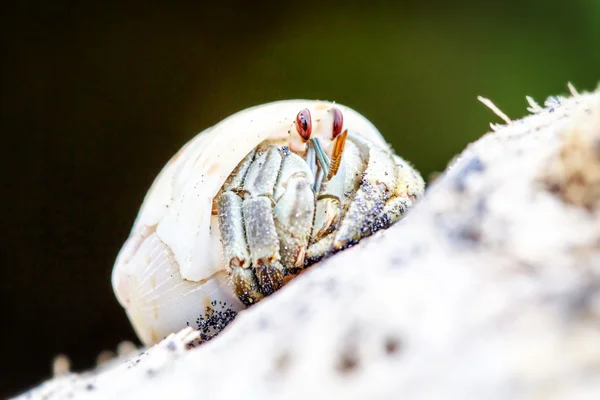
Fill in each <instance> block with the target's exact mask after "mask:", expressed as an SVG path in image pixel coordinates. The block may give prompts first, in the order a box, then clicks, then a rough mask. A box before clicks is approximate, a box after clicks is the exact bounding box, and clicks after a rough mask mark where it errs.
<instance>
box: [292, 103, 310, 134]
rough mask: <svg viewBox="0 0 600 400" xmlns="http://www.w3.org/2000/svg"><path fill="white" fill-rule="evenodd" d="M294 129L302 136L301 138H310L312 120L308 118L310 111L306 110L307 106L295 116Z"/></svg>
mask: <svg viewBox="0 0 600 400" xmlns="http://www.w3.org/2000/svg"><path fill="white" fill-rule="evenodd" d="M296 129H297V130H298V133H299V134H300V136H302V139H304V140H308V139H310V134H311V133H312V120H311V119H310V111H308V108H305V109H304V110H302V111H300V112H299V113H298V115H297V116H296Z"/></svg>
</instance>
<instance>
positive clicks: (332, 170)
mask: <svg viewBox="0 0 600 400" xmlns="http://www.w3.org/2000/svg"><path fill="white" fill-rule="evenodd" d="M347 137H348V129H346V130H345V131H344V132H343V133H342V134H341V135H339V136H338V137H336V138H335V143H334V145H333V152H332V154H331V164H330V166H329V174H327V180H330V179H331V178H333V177H334V176H335V174H337V172H338V169H339V168H340V162H341V161H342V153H343V152H344V147H345V146H346V138H347Z"/></svg>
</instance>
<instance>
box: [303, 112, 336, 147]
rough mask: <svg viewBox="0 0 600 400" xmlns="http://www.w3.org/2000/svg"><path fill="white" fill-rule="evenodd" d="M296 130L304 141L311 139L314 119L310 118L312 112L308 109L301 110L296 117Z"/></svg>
mask: <svg viewBox="0 0 600 400" xmlns="http://www.w3.org/2000/svg"><path fill="white" fill-rule="evenodd" d="M340 115H341V113H340ZM296 129H297V130H298V133H299V134H300V136H301V137H302V139H304V140H305V141H307V140H308V139H310V134H311V133H312V119H311V117H310V111H309V110H308V108H305V109H303V110H300V112H299V113H298V115H297V116H296Z"/></svg>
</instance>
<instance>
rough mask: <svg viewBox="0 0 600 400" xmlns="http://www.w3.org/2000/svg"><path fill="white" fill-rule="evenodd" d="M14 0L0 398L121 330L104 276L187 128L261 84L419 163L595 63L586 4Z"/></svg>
mask: <svg viewBox="0 0 600 400" xmlns="http://www.w3.org/2000/svg"><path fill="white" fill-rule="evenodd" d="M186 4H187V5H180V6H171V8H168V9H167V8H156V7H152V6H150V5H148V4H146V3H139V4H131V3H125V2H120V3H118V4H110V3H107V2H88V3H87V4H85V5H82V4H79V3H78V2H60V3H57V2H40V3H39V4H38V3H36V2H31V1H21V2H18V4H16V3H15V4H13V5H12V6H10V8H7V6H4V10H3V11H2V17H1V18H2V20H3V21H2V28H1V29H2V50H1V56H2V69H1V75H2V86H1V107H0V109H1V113H2V114H1V115H2V116H1V138H2V141H1V146H0V148H1V155H0V156H1V158H0V160H1V161H2V164H1V171H2V172H1V173H2V175H3V179H2V182H3V185H2V186H3V188H2V191H1V194H2V196H1V198H2V203H1V204H2V210H4V211H3V212H4V217H3V218H2V220H3V221H4V222H3V224H2V235H1V238H2V240H1V244H0V263H1V270H0V271H1V276H0V298H1V308H2V328H1V329H2V336H3V337H2V340H1V341H0V343H1V346H2V347H1V357H2V363H3V365H4V367H3V368H2V370H3V372H2V374H1V375H2V376H1V378H0V382H1V383H2V384H1V387H0V396H2V397H4V396H6V395H7V394H10V393H13V394H14V393H15V392H16V391H21V390H23V389H25V388H26V387H28V386H31V385H33V384H35V383H37V382H39V381H40V380H42V379H44V378H47V377H48V376H49V374H50V365H51V360H52V358H53V357H54V356H55V355H56V354H57V353H66V354H67V355H69V357H70V358H71V359H72V363H73V367H74V369H76V370H81V369H84V368H89V367H91V366H92V365H93V364H94V362H95V357H96V355H97V354H98V353H99V352H100V351H102V350H106V349H114V348H115V346H116V345H117V343H118V342H119V341H121V340H124V339H131V340H134V333H133V331H132V330H131V328H130V327H129V323H128V321H127V319H126V316H125V314H124V312H123V310H122V309H121V308H120V306H119V305H118V304H117V302H116V300H115V299H114V297H113V293H112V288H111V285H110V272H111V269H112V265H113V261H114V259H115V256H116V254H117V252H118V250H119V248H120V246H121V244H122V243H123V241H124V240H125V238H126V237H127V235H128V233H129V229H130V228H131V225H132V223H133V220H134V218H135V216H136V213H137V210H138V208H139V206H140V204H141V201H142V197H143V196H144V194H145V192H146V190H147V188H148V186H149V185H150V183H151V182H152V180H153V179H154V177H155V175H156V174H157V173H158V172H159V170H160V169H161V167H162V166H163V164H164V163H165V162H166V161H167V160H168V159H169V157H170V156H171V155H172V154H173V153H175V152H176V151H177V150H178V149H179V148H180V147H181V146H182V145H183V144H184V143H185V142H187V141H188V140H189V139H190V138H191V137H192V136H193V135H194V134H195V133H196V132H199V131H201V130H203V129H204V128H206V127H208V126H210V125H212V124H214V123H216V122H218V121H219V120H221V119H222V118H224V117H226V116H227V115H229V114H232V113H233V112H235V111H238V110H240V109H243V108H246V107H249V106H252V105H256V104H261V103H265V102H269V101H273V100H278V99H287V98H311V99H327V100H335V101H337V102H340V103H343V104H346V105H349V106H351V107H353V108H355V109H357V110H358V111H360V112H361V113H363V114H364V115H365V116H367V118H369V119H370V120H371V121H372V122H373V123H374V124H375V125H376V126H378V127H379V129H380V131H381V132H382V133H383V134H384V135H385V136H386V138H388V140H389V141H390V142H391V143H392V144H393V146H394V147H395V149H396V150H397V151H398V153H400V154H401V155H402V156H404V157H406V158H407V159H409V160H410V161H412V162H413V163H414V164H415V165H416V166H417V168H419V169H420V170H421V171H422V173H423V174H424V176H425V177H428V176H430V174H431V173H432V172H435V171H441V170H443V169H444V167H445V165H446V163H447V161H448V160H449V159H450V158H451V157H452V156H453V155H454V154H456V153H457V152H459V151H460V150H461V149H463V148H464V147H465V145H466V144H467V143H469V142H471V141H473V140H475V139H476V138H477V137H478V136H480V135H481V134H483V133H484V132H486V131H487V130H488V129H489V125H488V124H489V122H490V121H494V122H498V120H497V118H496V117H495V116H494V115H493V114H492V113H491V112H490V111H489V110H487V109H486V108H485V107H484V106H483V105H481V104H480V103H479V102H478V101H477V100H476V96H477V95H484V96H486V97H489V98H491V99H492V100H493V101H494V102H495V103H496V104H497V105H498V106H499V107H500V108H501V109H502V110H503V111H505V112H506V113H507V114H508V115H509V116H510V117H512V118H518V117H521V116H523V115H524V114H525V113H526V111H525V108H526V102H525V95H531V96H533V97H534V98H536V99H537V100H538V101H540V102H543V100H544V98H545V97H546V96H548V95H554V94H561V93H566V91H567V89H566V83H567V82H568V81H570V82H572V83H573V84H574V85H575V86H576V87H577V88H579V89H581V90H586V89H587V90H592V89H594V88H595V87H596V85H597V83H598V79H599V78H600V2H598V1H593V0H571V1H568V2H567V1H564V0H539V1H524V0H504V1H500V2H483V1H465V0H463V1H454V2H448V1H447V0H430V1H427V2H419V1H388V2H386V1H376V0H370V1H368V2H365V1H363V2H359V1H348V0H346V1H339V2H323V1H309V0H304V1H295V2H289V3H284V2H279V4H275V3H273V4H270V3H269V2H262V3H261V2H249V1H226V0H223V1H218V2H207V3H202V2H197V3H196V4H194V5H189V3H186Z"/></svg>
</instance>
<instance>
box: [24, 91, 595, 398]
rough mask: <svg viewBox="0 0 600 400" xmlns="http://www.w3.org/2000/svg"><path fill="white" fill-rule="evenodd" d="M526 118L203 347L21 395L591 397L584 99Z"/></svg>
mask: <svg viewBox="0 0 600 400" xmlns="http://www.w3.org/2000/svg"><path fill="white" fill-rule="evenodd" d="M532 107H533V109H532V111H533V112H534V114H533V115H531V116H528V117H526V118H524V119H522V120H519V121H514V122H510V123H507V125H506V126H496V127H494V128H495V129H496V131H495V132H491V133H488V134H486V135H485V136H483V137H482V138H481V139H480V140H478V141H477V142H475V143H473V144H472V145H470V146H469V147H468V148H467V149H466V150H465V151H464V152H463V153H462V154H461V155H460V157H458V158H457V159H456V160H455V161H454V162H453V163H452V165H451V166H450V167H449V168H448V170H447V171H446V172H445V173H444V174H443V175H441V176H440V177H439V178H438V179H437V180H436V181H435V182H434V183H433V184H432V185H431V187H430V188H429V191H428V193H427V195H426V196H425V199H424V200H423V201H422V202H421V203H420V204H419V205H417V206H416V207H415V209H414V210H413V211H412V212H411V213H410V214H409V215H408V217H406V218H405V219H404V220H403V221H402V222H401V223H399V224H397V225H396V226H394V227H392V228H391V229H389V230H388V231H386V232H383V233H380V234H377V235H375V236H374V237H373V238H370V239H368V240H365V241H363V242H362V243H361V244H359V245H358V246H356V247H354V248H352V249H349V250H347V251H344V252H342V253H340V254H338V255H337V256H335V257H332V258H331V259H330V260H328V261H326V262H324V263H322V264H321V265H319V266H316V267H314V268H312V269H311V270H310V271H309V272H307V273H305V274H303V275H301V276H300V277H299V278H297V279H295V280H294V281H293V282H292V283H291V284H289V285H288V286H287V287H286V288H285V289H284V290H281V291H280V292H278V293H276V294H275V295H273V296H271V297H270V298H268V299H266V300H264V301H262V302H261V303H259V304H258V305H256V306H254V307H252V308H251V309H249V310H247V311H245V312H243V313H241V314H240V315H239V316H238V318H237V319H236V321H235V322H234V323H233V324H231V325H230V327H229V328H228V329H227V330H226V331H225V332H224V333H222V334H221V335H220V336H219V337H218V338H216V339H215V340H213V341H211V342H209V343H207V344H206V345H203V346H200V347H199V348H196V349H193V350H191V351H186V350H185V343H186V342H187V341H189V340H190V339H191V336H190V335H193V333H190V332H189V331H185V332H182V333H180V334H178V335H174V336H172V337H169V338H167V339H166V340H165V341H163V342H162V343H160V344H159V345H157V346H155V347H153V348H151V349H149V350H148V351H145V352H143V353H142V354H141V355H139V356H136V357H134V358H131V359H129V360H126V361H123V360H116V361H114V362H113V363H112V364H108V365H106V366H104V367H103V368H102V369H100V370H98V371H93V372H89V373H85V374H81V375H76V374H72V375H66V376H63V377H61V378H56V379H55V380H53V381H49V382H46V383H45V384H43V385H41V386H40V387H38V388H36V389H34V390H33V391H32V392H29V393H26V394H24V395H23V397H24V398H42V397H43V396H46V395H49V396H50V397H53V396H54V397H56V398H61V397H70V396H75V397H86V398H87V397H89V398H99V399H100V398H102V399H105V398H123V397H129V398H145V399H155V398H156V399H164V398H169V397H171V398H203V399H209V398H218V399H227V398H261V399H264V398H286V399H294V398H344V399H350V398H357V399H358V398H369V399H379V398H405V399H420V398H444V399H450V398H455V399H467V398H471V399H475V398H476V399H506V398H544V399H553V398H562V399H576V398H577V399H579V398H581V399H584V398H589V399H598V398H600V95H599V94H587V95H576V96H575V97H572V98H569V99H559V98H552V99H549V100H548V101H547V102H546V107H545V108H544V109H541V108H538V107H536V106H535V105H532Z"/></svg>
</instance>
